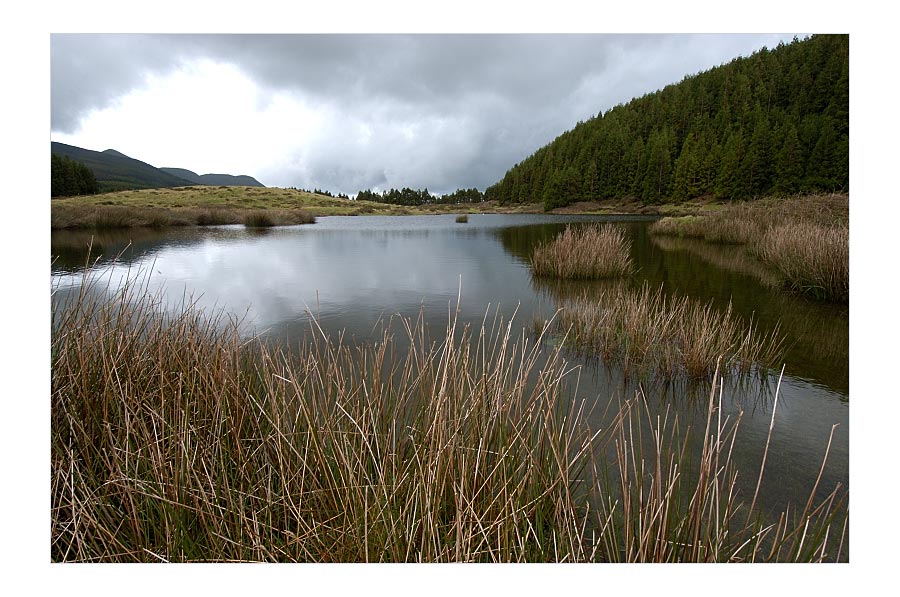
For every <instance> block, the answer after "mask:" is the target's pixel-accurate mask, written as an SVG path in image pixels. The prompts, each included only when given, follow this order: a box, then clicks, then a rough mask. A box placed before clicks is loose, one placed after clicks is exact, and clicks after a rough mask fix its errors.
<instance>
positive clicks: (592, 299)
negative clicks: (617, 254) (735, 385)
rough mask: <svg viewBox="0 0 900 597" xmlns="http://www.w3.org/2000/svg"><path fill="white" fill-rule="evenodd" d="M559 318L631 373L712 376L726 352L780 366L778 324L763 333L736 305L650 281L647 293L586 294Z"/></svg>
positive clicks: (747, 362)
mask: <svg viewBox="0 0 900 597" xmlns="http://www.w3.org/2000/svg"><path fill="white" fill-rule="evenodd" d="M555 321H556V323H555V325H556V328H557V330H558V331H559V332H561V333H565V340H566V342H567V343H568V344H569V345H570V346H573V347H575V348H576V349H578V350H581V351H584V352H586V353H588V354H592V355H597V356H600V357H601V358H603V359H604V360H606V361H614V362H616V363H617V364H618V365H619V366H621V367H622V369H623V370H624V372H625V373H626V374H629V375H644V374H653V375H657V376H660V377H662V378H664V379H673V378H676V377H678V376H681V375H687V377H689V378H693V379H702V378H708V377H709V376H710V375H711V374H712V372H713V370H714V369H715V368H716V362H717V359H719V357H722V358H723V359H724V366H725V367H727V368H729V369H731V368H735V367H736V368H737V369H739V370H741V371H744V372H746V371H749V370H750V369H751V368H752V367H753V366H754V365H761V366H764V367H765V366H771V365H774V364H775V363H776V362H778V359H779V358H780V356H781V353H782V348H783V342H782V340H781V338H780V335H779V333H778V330H777V329H776V330H775V331H773V332H771V333H770V334H765V335H764V334H760V332H759V331H758V330H757V329H756V327H755V326H754V324H753V322H752V321H751V322H750V323H749V324H744V323H743V321H742V320H741V319H740V318H739V317H737V316H735V315H733V314H732V311H731V304H730V303H729V304H728V306H727V307H726V309H725V310H724V311H721V312H720V311H718V310H716V309H715V308H714V307H713V305H712V302H709V303H706V304H703V303H700V302H699V301H697V300H696V299H693V298H691V297H688V296H672V297H668V296H666V295H665V294H663V292H662V287H660V288H658V289H657V290H655V291H654V290H651V289H650V287H649V286H648V285H646V284H645V285H644V286H643V287H642V288H641V290H639V291H634V290H632V289H630V288H628V287H626V286H624V285H617V286H615V287H612V288H604V289H601V290H600V292H599V294H595V293H587V292H585V293H582V294H581V295H580V296H576V297H574V298H570V299H568V300H566V301H564V302H563V304H562V308H561V309H560V312H559V314H558V315H557V317H556V320H555Z"/></svg>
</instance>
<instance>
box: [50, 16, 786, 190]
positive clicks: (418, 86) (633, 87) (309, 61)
mask: <svg viewBox="0 0 900 597" xmlns="http://www.w3.org/2000/svg"><path fill="white" fill-rule="evenodd" d="M791 37H792V35H776V34H772V35H711V34H707V35H542V34H535V35H520V34H498V35H383V34H362V35H338V34H310V35H130V34H102V35H88V34H58V35H53V36H52V37H51V128H52V130H53V131H56V132H60V133H73V132H75V131H77V130H78V128H79V126H80V122H81V119H82V118H83V117H84V116H86V115H87V114H88V113H89V112H90V111H91V110H95V109H102V108H105V107H108V106H110V105H112V104H113V103H114V102H115V101H116V99H117V98H118V97H120V96H122V95H124V94H126V93H128V92H129V91H132V90H135V89H140V88H142V87H143V86H145V84H146V79H145V77H146V76H147V75H148V74H166V73H168V72H170V71H174V70H176V69H178V68H179V67H180V66H182V65H184V64H187V63H189V62H190V61H192V60H197V59H201V58H205V59H210V60H213V61H216V62H222V63H228V64H232V65H234V66H235V67H237V68H238V69H240V70H241V71H242V72H243V73H244V74H245V75H246V76H248V77H249V78H251V79H252V80H253V81H254V82H255V83H256V84H257V85H258V86H260V87H261V88H262V90H263V92H264V93H266V92H269V93H273V94H274V93H288V94H292V95H294V96H296V97H300V98H303V100H304V101H306V102H309V103H311V104H313V105H317V106H323V107H327V108H328V109H329V110H332V111H333V112H335V113H337V114H341V115H342V118H340V119H337V120H336V121H335V122H334V123H333V124H332V125H331V126H332V128H331V129H330V130H329V135H328V137H327V138H326V139H324V140H322V139H319V140H318V141H317V143H316V144H315V145H314V146H305V147H302V148H301V149H299V150H298V152H297V155H295V156H291V159H290V160H289V163H291V164H292V167H291V168H289V169H288V170H287V171H284V170H283V169H281V170H279V171H267V172H260V173H255V174H258V175H261V176H263V177H264V178H265V179H266V180H264V182H267V184H277V185H279V186H301V187H307V188H311V187H319V188H327V189H330V190H334V191H343V192H349V193H351V194H352V193H355V192H356V191H357V190H360V189H363V188H386V187H390V186H398V187H399V186H412V187H419V188H421V187H425V186H427V187H429V189H430V190H432V191H433V192H447V191H452V190H453V189H455V188H458V187H471V186H475V187H478V188H480V189H482V190H483V189H484V188H485V187H486V186H488V185H490V184H492V183H493V182H496V181H497V180H498V179H499V178H501V177H502V176H503V173H504V172H505V171H506V170H507V169H508V168H509V167H511V166H512V165H513V164H515V163H516V162H518V161H521V160H522V159H523V158H525V157H527V156H528V155H529V154H531V153H532V152H533V151H534V150H535V149H537V148H538V147H540V146H542V145H544V144H546V143H548V142H549V141H551V140H552V139H553V138H555V137H556V136H557V135H559V134H560V133H562V132H563V131H565V130H568V129H570V128H572V127H573V126H574V125H575V123H576V122H578V121H579V120H586V119H588V118H591V117H593V116H595V115H596V114H597V113H598V112H600V111H605V110H608V109H609V108H611V107H613V106H614V105H616V104H619V103H624V102H627V101H629V100H630V99H632V98H633V97H637V96H641V95H643V94H645V93H648V92H652V91H654V90H656V89H658V88H660V87H662V86H664V85H666V84H669V83H674V82H677V81H679V80H681V79H682V78H683V77H684V76H685V75H688V74H693V73H696V72H699V71H701V70H705V69H707V68H710V67H712V66H716V65H718V64H721V63H723V62H727V61H729V60H731V59H732V58H734V57H736V56H738V55H747V54H749V53H751V52H753V51H755V50H757V49H759V48H761V47H763V46H769V47H773V46H774V45H776V44H777V43H778V42H779V41H781V40H789V39H790V38H791ZM361 131H362V132H361ZM363 132H364V133H365V134H363ZM135 157H138V158H140V156H135ZM184 167H189V165H184Z"/></svg>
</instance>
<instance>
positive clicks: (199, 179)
mask: <svg viewBox="0 0 900 597" xmlns="http://www.w3.org/2000/svg"><path fill="white" fill-rule="evenodd" d="M160 170H162V171H163V172H166V173H168V174H171V175H173V176H177V177H179V178H184V179H185V180H190V181H191V182H193V183H194V184H201V185H209V186H227V187H265V186H266V185H264V184H262V183H261V182H259V181H258V180H256V179H255V178H253V177H252V176H247V175H245V174H242V175H240V176H233V175H231V174H197V173H196V172H192V171H190V170H186V169H184V168H160Z"/></svg>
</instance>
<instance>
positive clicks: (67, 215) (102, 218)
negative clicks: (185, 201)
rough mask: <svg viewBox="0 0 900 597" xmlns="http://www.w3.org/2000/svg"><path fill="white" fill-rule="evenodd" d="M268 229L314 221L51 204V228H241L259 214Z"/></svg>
mask: <svg viewBox="0 0 900 597" xmlns="http://www.w3.org/2000/svg"><path fill="white" fill-rule="evenodd" d="M263 213H264V214H265V217H266V218H268V219H269V220H271V221H272V222H273V223H272V224H270V225H291V224H311V223H314V222H315V217H313V216H312V215H311V214H309V213H308V212H306V211H303V210H299V209H266V210H261V209H255V210H250V209H243V208H229V207H220V206H211V207H147V206H130V205H108V204H75V203H67V202H66V200H63V201H54V202H53V203H51V210H50V227H51V228H59V229H61V228H66V229H76V228H93V229H101V230H102V229H112V228H142V227H152V228H160V227H166V226H212V225H222V224H244V223H245V221H246V220H247V219H248V218H249V219H252V218H254V217H258V216H259V215H261V214H263Z"/></svg>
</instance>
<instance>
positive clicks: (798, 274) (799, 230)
mask: <svg viewBox="0 0 900 597" xmlns="http://www.w3.org/2000/svg"><path fill="white" fill-rule="evenodd" d="M849 237H850V230H849V228H847V227H846V226H822V225H819V224H794V225H782V226H775V227H773V228H770V229H769V230H768V231H767V232H766V233H765V235H764V236H763V237H762V239H760V241H759V242H758V243H756V244H755V245H754V246H753V249H752V250H753V252H754V253H755V254H756V255H757V256H758V257H759V258H760V259H761V260H762V261H763V262H764V263H766V264H768V265H771V266H772V267H774V268H775V269H776V270H778V272H780V273H781V275H782V276H783V277H784V280H785V284H786V285H787V286H788V287H789V288H791V289H792V290H795V291H797V292H801V293H805V294H811V295H813V296H815V297H817V298H821V299H825V300H830V301H835V302H847V300H849V298H850V238H849Z"/></svg>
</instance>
